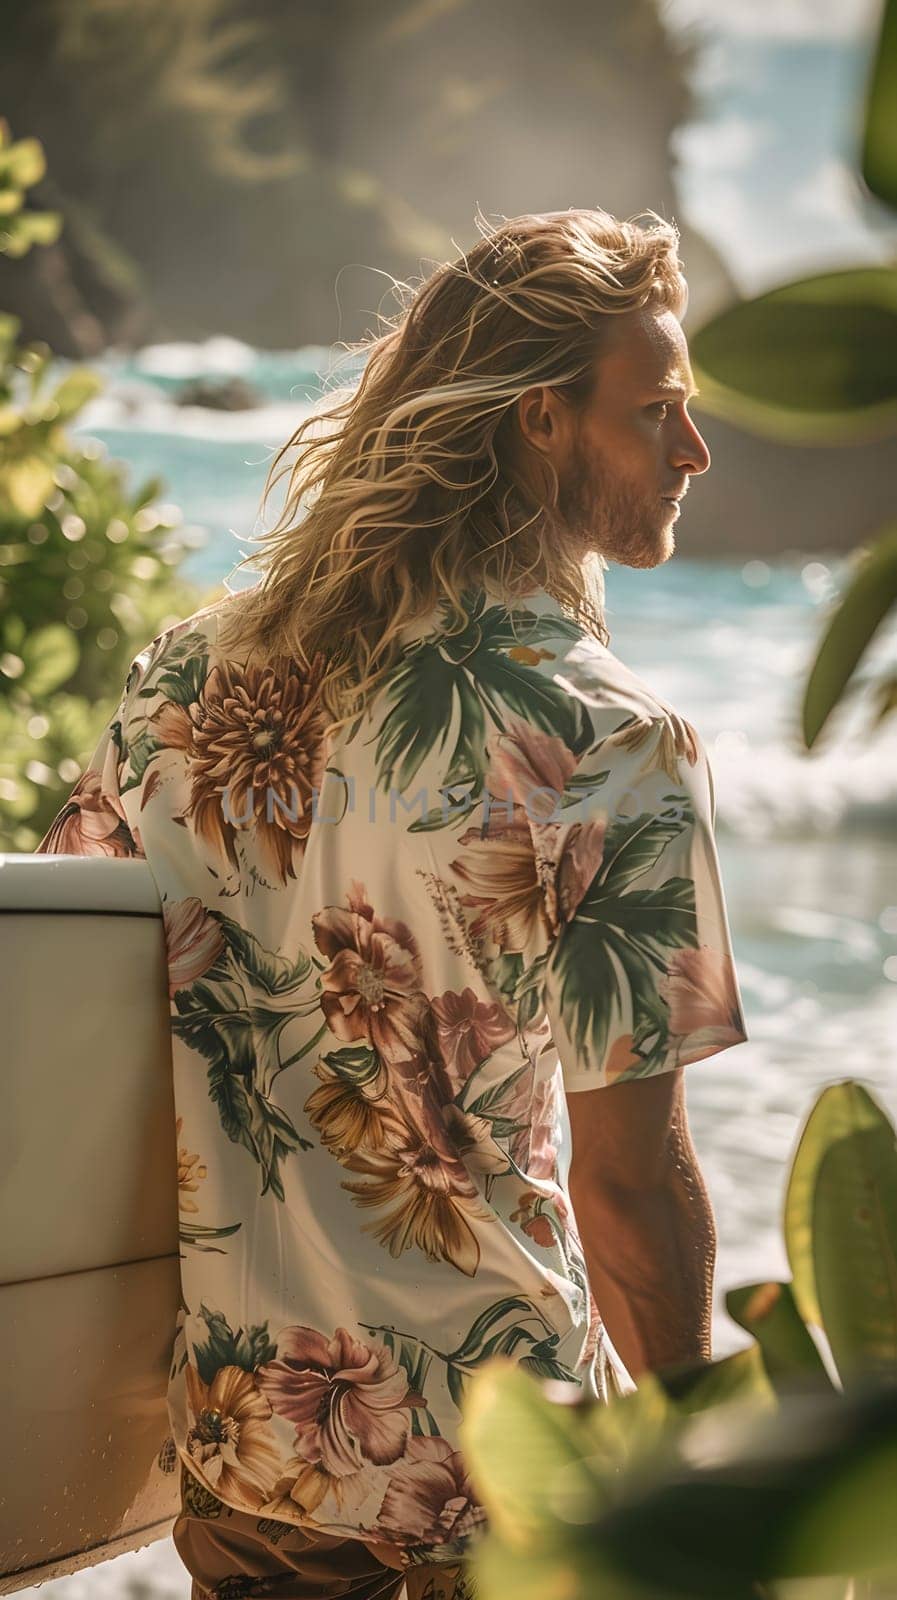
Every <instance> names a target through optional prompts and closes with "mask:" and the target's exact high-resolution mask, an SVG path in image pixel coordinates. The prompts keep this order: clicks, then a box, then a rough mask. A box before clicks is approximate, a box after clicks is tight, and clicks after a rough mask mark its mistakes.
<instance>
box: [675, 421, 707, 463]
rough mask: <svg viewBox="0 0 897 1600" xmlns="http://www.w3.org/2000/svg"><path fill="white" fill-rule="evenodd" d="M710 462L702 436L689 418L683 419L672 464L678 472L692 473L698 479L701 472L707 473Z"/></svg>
mask: <svg viewBox="0 0 897 1600" xmlns="http://www.w3.org/2000/svg"><path fill="white" fill-rule="evenodd" d="M710 460H711V457H710V451H709V450H708V448H707V445H706V443H705V442H704V438H703V436H702V435H701V434H700V433H699V432H698V430H697V428H696V427H695V425H694V423H693V422H692V420H691V417H689V416H686V417H684V418H683V428H682V432H681V435H680V436H679V438H678V439H677V441H676V446H675V450H674V455H673V464H674V465H675V466H676V467H678V468H679V471H680V472H688V473H693V474H694V475H695V476H696V477H699V476H700V474H701V473H702V472H706V471H707V468H708V467H709V466H710Z"/></svg>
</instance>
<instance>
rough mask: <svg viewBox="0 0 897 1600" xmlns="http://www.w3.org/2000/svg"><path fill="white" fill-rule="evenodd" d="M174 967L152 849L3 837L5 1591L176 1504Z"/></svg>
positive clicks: (1, 1576) (0, 1355)
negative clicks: (68, 848)
mask: <svg viewBox="0 0 897 1600" xmlns="http://www.w3.org/2000/svg"><path fill="white" fill-rule="evenodd" d="M166 979H167V974H166V967H165V944H164V937H163V930H162V912H161V905H160V902H159V898H158V894H157V891H156V888H155V884H154V882H153V879H152V876H151V874H150V872H149V868H148V867H147V865H146V862H144V861H131V860H127V861H125V860H117V859H108V860H107V859H104V858H102V857H91V858H88V859H82V858H80V857H74V856H40V855H0V985H2V990H0V1013H2V1019H3V1044H4V1050H3V1085H2V1091H3V1092H2V1110H0V1372H2V1381H0V1388H2V1392H3V1397H2V1416H3V1444H2V1465H0V1480H2V1483H0V1595H5V1594H12V1593H14V1592H15V1591H16V1590H17V1589H22V1588H26V1587H28V1586H30V1585H32V1584H34V1583H39V1582H42V1581H43V1580H45V1579H47V1578H56V1577H61V1576H64V1575H65V1574H68V1573H72V1572H77V1571H79V1570H80V1569H81V1568H83V1567H88V1566H92V1565H94V1564H95V1563H96V1562H98V1561H105V1560H107V1559H108V1558H109V1557H111V1556H117V1555H121V1554H122V1553H123V1552H124V1551H127V1550H135V1549H138V1548H140V1547H141V1546H142V1545H146V1544H149V1543H151V1542H152V1541H153V1540H154V1539H160V1538H165V1537H167V1535H168V1534H169V1533H170V1531H171V1524H172V1521H173V1519H174V1517H175V1516H176V1515H177V1511H178V1506H179V1492H178V1480H179V1470H178V1463H177V1460H176V1458H175V1455H174V1451H173V1448H172V1447H171V1446H170V1443H169V1444H168V1445H167V1446H166V1441H167V1440H168V1433H169V1428H168V1416H167V1411H166V1405H165V1395H166V1390H167V1384H168V1369H169V1362H170V1360H171V1355H172V1346H173V1341H174V1335H175V1328H176V1321H177V1314H178V1309H179V1306H180V1274H179V1266H180V1263H179V1255H178V1248H179V1241H178V1205H177V1193H178V1191H177V1139H176V1126H175V1108H174V1099H173V1091H172V1068H171V1041H170V1032H169V1008H168V988H167V981H166Z"/></svg>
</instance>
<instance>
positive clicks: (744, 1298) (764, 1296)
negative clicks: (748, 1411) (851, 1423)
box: [726, 1283, 831, 1388]
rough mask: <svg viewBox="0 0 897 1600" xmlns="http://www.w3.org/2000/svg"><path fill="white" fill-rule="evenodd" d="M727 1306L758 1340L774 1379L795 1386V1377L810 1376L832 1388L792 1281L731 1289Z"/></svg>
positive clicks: (766, 1364)
mask: <svg viewBox="0 0 897 1600" xmlns="http://www.w3.org/2000/svg"><path fill="white" fill-rule="evenodd" d="M726 1310H727V1311H728V1313H729V1315H730V1317H733V1318H734V1320H735V1321H736V1322H737V1323H738V1324H739V1326H740V1327H742V1328H744V1329H746V1331H747V1332H748V1333H752V1334H753V1336H754V1338H755V1339H756V1340H757V1346H758V1348H759V1350H760V1352H761V1355H762V1358H763V1364H764V1367H765V1368H766V1371H767V1373H768V1374H769V1378H770V1382H771V1383H773V1384H776V1385H779V1384H781V1385H782V1386H783V1387H784V1388H791V1387H792V1386H793V1385H794V1383H795V1380H809V1381H810V1382H816V1383H821V1384H822V1385H823V1387H825V1388H831V1382H830V1379H829V1377H828V1373H827V1372H826V1369H825V1363H824V1362H823V1360H822V1357H821V1355H820V1354H819V1351H818V1350H817V1348H816V1345H815V1344H814V1343H813V1339H812V1337H811V1335H810V1332H809V1330H808V1328H807V1325H806V1323H805V1322H804V1320H803V1318H802V1317H801V1315H800V1312H799V1311H798V1309H797V1306H796V1305H795V1303H794V1295H793V1294H792V1292H791V1285H790V1283H747V1284H743V1285H742V1286H741V1287H740V1288H738V1289H730V1290H729V1292H728V1294H727V1295H726Z"/></svg>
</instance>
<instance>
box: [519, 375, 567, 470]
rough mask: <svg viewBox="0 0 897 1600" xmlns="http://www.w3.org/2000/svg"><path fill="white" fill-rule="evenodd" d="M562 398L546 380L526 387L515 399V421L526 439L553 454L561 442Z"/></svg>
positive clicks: (536, 447) (535, 447) (546, 452)
mask: <svg viewBox="0 0 897 1600" xmlns="http://www.w3.org/2000/svg"><path fill="white" fill-rule="evenodd" d="M562 411H563V401H562V400H561V398H560V396H559V395H558V394H557V392H556V391H555V390H554V389H552V388H550V387H549V386H548V385H547V384H538V385H536V386H535V387H534V388H532V389H527V391H526V393H525V394H522V395H521V396H520V399H519V400H518V402H517V423H518V426H519V429H520V434H521V437H522V438H523V439H524V440H525V442H526V443H527V444H529V445H532V447H533V448H534V449H536V450H541V451H542V452H543V453H544V454H547V455H553V454H554V452H555V450H556V449H557V448H558V447H559V446H560V444H561V436H562V432H563V418H562V415H561V413H562Z"/></svg>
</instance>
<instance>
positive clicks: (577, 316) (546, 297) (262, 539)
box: [219, 210, 687, 732]
mask: <svg viewBox="0 0 897 1600" xmlns="http://www.w3.org/2000/svg"><path fill="white" fill-rule="evenodd" d="M640 217H644V218H646V219H648V223H649V226H647V227H642V226H639V225H638V224H639V218H640ZM477 226H478V229H479V231H480V233H481V235H482V238H481V240H480V242H479V243H478V244H477V245H476V246H475V247H474V248H472V249H471V250H470V251H468V252H467V253H466V254H463V255H462V256H461V257H460V258H459V259H458V260H457V261H452V262H448V263H445V264H444V265H442V266H440V267H438V269H437V270H436V271H435V272H434V273H433V274H432V276H430V277H429V278H427V279H425V280H424V279H422V280H420V281H419V283H418V284H417V286H416V287H415V288H411V287H409V285H407V284H404V285H403V284H397V285H395V286H394V287H395V289H396V291H397V296H398V299H399V301H400V305H401V309H400V311H399V312H398V313H397V314H396V315H395V316H394V317H392V318H385V317H381V318H380V321H381V323H382V324H383V325H385V328H386V331H385V332H383V333H381V334H380V335H378V336H376V337H370V338H369V339H367V340H365V341H362V342H361V343H359V344H356V345H347V346H346V347H345V348H346V350H347V352H348V353H349V354H350V355H351V356H353V357H355V358H358V357H359V356H360V357H362V358H366V359H365V364H364V368H363V371H362V374H361V378H360V380H359V381H357V383H356V384H355V385H354V386H352V387H345V388H339V389H335V390H331V392H329V393H325V394H324V397H323V399H322V400H321V401H319V402H318V404H317V405H316V406H315V407H314V408H313V409H312V411H311V413H310V415H308V416H307V417H306V418H305V420H304V421H303V422H302V423H301V424H300V426H299V427H298V428H297V429H296V432H295V433H294V434H293V436H292V438H291V439H289V440H288V442H287V443H286V444H285V445H284V446H283V448H282V449H281V450H280V451H279V452H278V454H277V456H276V457H275V459H274V462H273V464H272V467H271V470H270V472H269V475H268V481H267V484H266V487H265V491H264V495H263V500H262V507H263V509H264V506H265V505H266V504H267V500H268V496H269V494H270V492H271V489H272V488H273V486H274V484H275V483H276V482H278V481H279V480H280V478H282V477H283V476H284V474H285V473H289V481H288V485H287V492H286V498H285V503H284V507H283V511H282V512H281V514H280V516H279V518H278V520H277V522H276V523H275V525H274V526H273V527H272V528H271V529H270V530H269V531H267V532H265V533H262V534H261V535H258V536H257V537H256V538H255V539H250V540H249V542H250V543H253V542H254V543H258V544H260V545H261V546H262V547H263V548H262V549H261V551H260V552H259V553H257V554H251V555H249V556H247V557H245V558H244V560H242V561H241V562H239V563H238V565H237V567H236V568H235V569H234V570H239V569H240V568H242V567H249V568H251V569H252V570H254V571H259V572H261V574H262V577H261V581H260V582H258V583H257V584H255V585H254V587H252V588H251V589H246V590H242V591H236V592H233V591H232V592H231V598H230V599H229V600H227V601H225V602H224V605H223V610H222V617H221V632H220V635H219V637H220V641H221V643H222V645H223V647H224V648H225V649H227V650H229V651H230V652H231V653H232V654H233V655H236V656H248V655H252V656H255V657H257V658H260V659H261V661H262V662H265V663H267V662H270V661H274V660H275V659H278V658H281V657H287V658H289V659H292V660H294V661H296V662H297V663H299V664H301V667H302V668H303V669H304V670H305V671H307V672H308V673H310V674H313V675H314V676H315V678H316V680H317V692H318V694H319V695H320V701H321V704H322V705H323V708H324V710H325V712H326V713H327V715H328V716H329V718H330V719H331V720H330V722H329V724H328V731H331V732H332V731H333V730H335V729H336V728H337V727H339V726H340V725H341V724H343V723H346V722H348V721H351V720H352V719H353V718H354V717H355V716H356V715H357V714H358V712H359V711H360V710H361V709H363V706H364V704H365V701H366V699H367V697H368V696H370V694H371V693H372V692H373V690H374V689H375V687H376V685H377V683H378V682H379V681H380V680H381V678H382V677H383V676H384V675H385V674H386V673H387V672H388V671H389V670H390V668H391V667H392V665H393V664H394V662H395V660H396V658H397V656H398V654H399V650H400V648H401V645H400V642H399V639H398V635H399V631H400V629H401V628H402V627H403V626H404V625H405V624H406V623H408V622H409V621H410V620H412V619H413V618H415V617H417V616H418V615H420V614H422V613H425V612H428V611H430V610H432V608H433V607H434V606H436V605H437V604H438V602H439V601H441V600H445V601H448V602H449V603H450V606H451V607H452V608H453V609H452V610H451V611H450V613H449V618H450V626H451V627H454V626H455V625H457V627H458V628H461V627H463V626H464V624H465V622H466V617H465V613H464V609H463V606H462V603H461V598H460V597H461V595H462V594H463V592H464V591H465V590H469V589H470V588H472V587H474V588H475V587H476V586H477V585H478V584H481V583H485V584H490V585H492V586H494V587H495V588H496V589H497V590H498V591H499V592H500V593H502V594H503V595H507V596H508V597H509V598H513V597H514V596H515V595H517V594H519V593H521V592H523V593H525V592H526V591H528V590H531V589H533V588H543V589H545V590H547V591H548V592H549V593H550V594H551V595H552V596H553V597H554V598H555V599H556V600H557V601H558V603H559V604H560V605H561V606H562V607H563V608H564V609H565V610H566V611H567V612H568V613H569V614H570V615H572V616H574V617H575V618H577V619H578V620H579V621H580V622H581V624H582V625H583V626H584V627H585V628H586V629H587V630H588V631H589V632H590V633H592V634H593V635H594V636H595V637H597V638H598V639H599V640H600V641H601V642H602V643H603V644H606V643H607V642H608V639H609V635H608V633H607V630H606V628H605V624H604V615H603V598H604V587H603V570H604V568H605V566H606V563H605V562H604V560H603V558H602V557H601V556H600V555H599V556H598V558H597V568H596V565H595V561H594V553H593V557H592V566H591V574H590V575H589V571H588V567H589V562H588V560H586V561H585V562H584V560H583V558H582V555H581V553H580V552H578V551H577V550H576V549H575V548H574V546H573V541H572V540H571V538H570V531H569V529H568V528H567V527H566V525H565V523H564V521H563V518H562V517H561V514H560V512H559V509H558V489H559V485H558V478H557V474H556V473H555V471H554V469H553V468H552V467H551V465H550V464H549V463H547V462H546V461H545V460H544V459H543V458H542V456H541V453H540V452H537V451H535V450H532V449H530V450H528V451H527V450H526V448H525V445H524V441H523V439H522V436H521V434H520V430H519V427H518V424H517V417H516V410H517V408H516V404H515V402H516V401H517V400H518V399H519V398H520V396H521V395H523V394H524V393H525V391H526V390H527V389H529V388H530V387H532V386H533V385H537V384H545V385H552V386H555V387H557V388H558V389H559V390H560V391H561V392H562V393H563V394H564V396H565V397H566V398H567V400H568V401H569V402H570V403H571V404H572V405H574V406H575V407H577V408H580V407H581V406H582V405H584V404H585V402H586V401H587V400H588V398H589V395H590V393H591V392H592V387H593V383H594V364H595V358H596V355H597V354H599V352H600V349H601V339H602V334H603V332H604V331H605V330H606V329H607V327H608V326H609V319H610V317H611V316H614V315H619V314H621V313H624V312H627V311H633V310H637V309H639V308H641V307H643V306H646V305H649V304H651V305H653V304H655V303H657V304H659V305H661V306H664V307H667V306H668V307H671V308H673V309H677V310H678V308H679V307H680V306H681V305H682V303H683V301H684V298H685V296H686V295H687V290H686V287H685V282H684V278H683V276H682V268H681V264H680V262H679V259H678V243H679V233H678V229H677V228H676V227H675V225H674V224H671V223H668V222H665V221H664V220H663V218H661V217H659V216H658V215H657V213H656V212H654V211H646V212H642V213H639V216H638V217H636V218H633V219H631V220H628V221H619V220H618V219H617V218H616V217H613V216H611V215H610V213H608V212H606V211H601V210H569V211H559V212H550V213H543V214H538V215H527V216H522V217H515V218H512V219H509V220H505V221H503V222H502V223H501V225H500V226H497V227H493V226H491V225H489V224H488V223H487V222H486V221H485V219H484V218H483V217H482V215H481V214H480V213H479V212H478V214H477ZM403 301H404V303H402V302H403ZM294 447H295V448H297V449H298V455H297V458H296V460H295V461H294V462H293V464H292V466H290V465H287V466H284V467H282V468H281V470H280V471H278V467H279V466H280V463H281V462H282V461H283V459H284V457H285V456H286V455H287V453H288V452H289V451H291V450H292V449H293V448H294ZM524 456H526V457H527V465H526V467H525V466H524V461H523V458H524Z"/></svg>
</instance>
